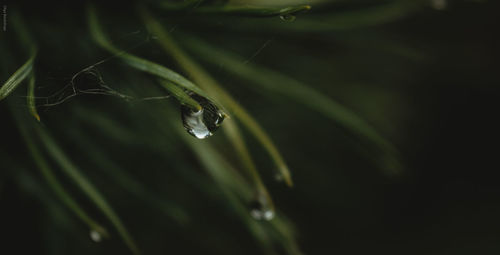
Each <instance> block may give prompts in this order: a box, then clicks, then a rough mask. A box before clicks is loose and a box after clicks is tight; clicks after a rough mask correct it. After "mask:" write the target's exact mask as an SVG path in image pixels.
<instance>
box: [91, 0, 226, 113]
mask: <svg viewBox="0 0 500 255" xmlns="http://www.w3.org/2000/svg"><path fill="white" fill-rule="evenodd" d="M88 22H89V29H90V33H91V35H92V38H94V40H95V41H96V42H97V43H98V44H99V46H101V47H102V48H104V49H106V50H108V51H109V52H111V53H113V54H116V57H119V58H120V59H121V60H122V61H123V62H125V63H126V64H128V65H129V66H131V67H133V68H136V69H138V70H140V71H143V72H146V73H149V74H152V75H155V76H158V77H161V78H163V79H165V80H168V81H170V82H173V83H175V84H176V85H178V86H180V87H182V88H185V89H187V90H190V91H193V92H195V93H196V94H198V95H201V96H204V97H206V98H210V97H209V96H208V95H207V94H206V93H205V91H203V90H202V89H200V88H199V87H198V86H197V85H195V84H194V83H192V82H191V81H189V80H188V79H186V78H184V77H183V76H182V75H180V74H178V73H177V72H174V71H172V70H171V69H169V68H166V67H164V66H162V65H159V64H157V63H154V62H151V61H149V60H146V59H143V58H140V57H137V56H134V55H132V54H129V53H127V52H125V51H122V50H120V49H118V48H116V47H115V46H113V45H112V43H111V41H110V40H109V39H108V38H107V36H106V35H105V33H104V31H103V29H102V27H101V25H100V23H99V20H98V17H97V13H96V11H95V9H94V8H93V7H92V6H91V5H90V6H89V8H88ZM212 101H213V100H212ZM218 106H219V108H221V109H223V107H221V106H220V105H218Z"/></svg>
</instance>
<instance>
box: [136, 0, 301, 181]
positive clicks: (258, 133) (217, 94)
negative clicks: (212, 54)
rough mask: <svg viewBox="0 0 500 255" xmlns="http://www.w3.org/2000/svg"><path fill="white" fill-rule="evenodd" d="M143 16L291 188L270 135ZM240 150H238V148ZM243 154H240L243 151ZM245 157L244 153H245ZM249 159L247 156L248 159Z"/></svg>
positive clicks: (163, 42) (165, 48)
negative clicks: (253, 140)
mask: <svg viewBox="0 0 500 255" xmlns="http://www.w3.org/2000/svg"><path fill="white" fill-rule="evenodd" d="M140 10H141V16H142V18H143V20H144V23H145V24H146V27H147V28H148V30H149V31H150V32H151V33H153V34H155V35H156V36H157V37H158V40H157V41H158V42H159V43H160V45H161V46H162V48H163V49H164V50H165V51H166V52H167V53H168V54H170V55H171V56H172V57H173V59H175V60H176V61H177V62H178V63H179V65H180V66H182V67H183V68H184V69H185V70H186V71H187V72H189V73H190V75H191V76H192V78H193V79H194V80H195V81H196V82H197V83H198V84H200V86H203V87H204V88H205V89H206V91H208V92H210V95H211V96H212V97H213V98H215V99H219V100H220V101H221V102H222V103H223V104H224V105H226V106H227V107H228V109H230V111H231V113H232V114H234V115H235V116H236V117H237V118H238V119H239V120H240V121H241V122H242V123H243V124H244V125H245V127H247V128H248V130H249V131H250V132H251V133H252V134H253V135H254V136H255V137H256V138H257V140H258V141H259V142H260V143H261V144H262V146H263V147H264V148H265V149H266V150H267V152H268V153H269V155H270V156H271V158H272V159H273V160H274V162H275V164H276V165H277V167H278V170H279V172H280V173H281V175H282V176H283V179H284V180H285V182H286V184H287V185H289V186H292V185H293V183H292V179H291V176H290V171H289V169H288V166H287V165H286V163H285V161H284V160H283V158H282V157H281V154H280V153H279V151H278V149H277V148H276V146H275V145H274V143H273V142H272V141H271V139H270V137H269V136H268V135H267V133H266V132H265V131H264V130H263V129H262V128H261V127H260V125H259V124H258V123H257V121H255V120H254V119H253V118H252V117H251V116H250V114H249V113H248V112H247V111H246V110H245V109H244V108H243V107H242V106H241V105H240V104H239V103H238V102H237V101H236V100H234V99H233V98H232V97H231V96H230V95H229V93H227V92H226V91H225V90H224V89H223V88H222V87H220V86H219V85H218V84H217V82H216V81H215V80H214V79H213V78H212V77H210V75H208V73H206V72H205V71H204V70H203V69H202V68H201V67H200V66H199V65H198V64H197V63H195V62H194V61H192V60H191V59H190V58H189V57H188V56H187V54H185V53H184V52H183V51H182V50H181V48H179V47H178V46H177V44H176V43H175V42H174V41H173V40H172V39H171V38H170V36H169V35H168V34H167V32H166V31H165V30H164V29H163V28H162V26H161V24H159V23H158V22H157V21H156V20H155V19H154V18H152V17H151V15H150V14H149V13H148V12H147V10H145V9H144V8H141V9H140ZM237 148H238V146H237ZM240 152H241V151H240ZM243 153H244V152H243ZM245 157H246V156H245Z"/></svg>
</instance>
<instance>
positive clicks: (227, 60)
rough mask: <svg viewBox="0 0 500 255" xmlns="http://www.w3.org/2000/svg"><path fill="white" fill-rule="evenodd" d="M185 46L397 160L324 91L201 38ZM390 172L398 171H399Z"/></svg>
mask: <svg viewBox="0 0 500 255" xmlns="http://www.w3.org/2000/svg"><path fill="white" fill-rule="evenodd" d="M183 44H184V45H186V46H188V47H189V48H190V49H192V50H193V52H195V54H196V55H197V56H198V57H201V58H203V59H204V60H206V61H207V62H209V63H211V64H214V65H223V66H224V67H225V68H224V70H226V71H229V72H231V73H233V74H234V75H237V76H239V77H241V78H243V79H246V80H249V81H251V82H253V84H255V85H259V86H260V88H262V89H265V90H267V91H269V92H274V93H277V94H282V95H285V96H287V97H289V98H290V99H292V100H295V101H296V102H298V103H301V104H303V105H305V106H307V107H309V108H310V109H312V110H315V111H317V112H319V113H322V114H323V115H325V116H326V117H328V118H330V119H332V120H334V121H336V122H337V123H339V124H341V125H343V126H344V127H345V128H347V129H348V130H350V131H351V132H353V133H355V134H357V135H359V136H360V137H362V138H363V139H366V140H369V141H370V142H372V143H374V144H376V145H377V146H379V147H380V148H381V149H382V150H383V151H384V153H386V156H387V157H390V158H393V157H394V156H393V155H392V154H393V153H395V152H396V149H395V147H394V146H393V145H392V144H391V143H390V142H389V141H387V140H386V139H385V138H384V137H382V136H381V135H380V134H379V133H378V132H377V131H376V130H375V129H374V128H373V127H371V126H370V125H369V124H368V123H367V122H366V121H364V120H363V119H362V118H360V117H359V116H358V115H357V114H355V113H354V112H352V111H351V110H350V109H348V108H346V107H344V106H342V105H341V104H339V103H337V102H335V101H334V100H333V99H331V98H329V97H327V96H325V95H324V94H322V93H321V92H318V91H316V90H314V89H313V88H311V87H310V86H308V85H306V84H303V83H302V82H300V81H298V80H295V79H293V78H291V77H290V76H288V75H284V74H281V73H279V72H276V71H273V70H270V69H267V68H264V67H261V66H257V65H253V64H251V63H247V62H246V61H245V60H244V59H243V58H241V57H238V56H235V55H234V54H231V53H229V52H228V51H225V50H221V49H218V48H216V47H214V46H210V45H208V44H207V43H204V42H203V41H202V40H201V39H199V38H196V39H195V38H188V37H184V40H183ZM214 60H216V61H214ZM386 160H387V162H389V161H392V162H393V161H394V160H395V159H394V158H393V159H390V160H389V159H386ZM387 162H386V163H387ZM391 170H394V171H397V170H396V169H391Z"/></svg>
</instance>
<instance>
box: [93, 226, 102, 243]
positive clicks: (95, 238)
mask: <svg viewBox="0 0 500 255" xmlns="http://www.w3.org/2000/svg"><path fill="white" fill-rule="evenodd" d="M90 239H92V241H94V242H96V243H99V242H100V241H101V240H102V236H101V234H100V233H99V232H97V231H96V230H94V229H92V230H90Z"/></svg>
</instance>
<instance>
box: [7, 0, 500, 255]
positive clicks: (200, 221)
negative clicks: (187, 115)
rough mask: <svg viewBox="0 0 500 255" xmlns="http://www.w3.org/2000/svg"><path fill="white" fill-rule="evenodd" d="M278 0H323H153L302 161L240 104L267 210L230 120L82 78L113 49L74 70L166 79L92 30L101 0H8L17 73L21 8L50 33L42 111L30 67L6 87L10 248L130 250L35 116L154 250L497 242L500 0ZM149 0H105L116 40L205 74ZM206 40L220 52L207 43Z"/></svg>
mask: <svg viewBox="0 0 500 255" xmlns="http://www.w3.org/2000/svg"><path fill="white" fill-rule="evenodd" d="M272 2H273V3H272V4H274V5H276V6H280V7H287V6H295V5H302V4H307V5H311V7H312V8H311V10H310V11H307V12H303V13H298V14H297V15H296V19H295V20H294V21H292V22H289V21H284V20H283V19H280V17H279V15H273V16H270V17H255V16H252V15H250V16H249V15H242V14H231V13H229V14H227V13H223V14H221V13H198V12H197V11H196V10H195V8H193V7H190V8H187V9H185V10H175V9H168V8H167V9H162V8H160V7H157V6H158V2H155V1H152V2H144V4H145V5H146V6H148V7H149V8H150V9H151V11H152V13H154V15H155V17H156V18H157V20H158V21H159V22H160V23H161V24H163V25H164V27H165V29H166V30H167V31H168V32H169V34H170V36H171V37H172V38H173V39H174V40H175V41H176V42H177V44H178V45H179V47H180V48H182V49H183V50H184V51H185V53H186V55H188V56H190V57H191V59H192V60H193V61H195V62H196V63H197V64H198V65H199V66H200V67H201V68H203V69H204V70H205V71H206V72H207V73H208V74H209V75H210V76H211V77H212V78H213V79H215V80H216V81H217V82H218V83H219V84H220V85H221V86H222V87H223V88H224V89H225V90H226V91H227V92H228V93H230V94H231V95H232V96H233V98H234V99H236V101H237V102H238V103H240V104H241V105H242V106H243V107H244V108H245V109H246V110H247V111H248V112H249V113H250V114H251V115H252V116H253V117H254V119H255V120H256V121H257V122H258V123H259V124H260V125H261V126H262V127H263V129H264V130H265V131H266V132H267V134H268V135H269V136H270V138H271V140H272V141H273V142H274V143H275V145H276V147H277V148H278V150H279V151H280V153H281V155H282V156H283V158H284V159H285V161H286V162H287V164H288V166H289V168H290V171H291V174H292V178H293V182H294V186H293V187H292V188H289V187H287V186H286V185H285V184H284V183H283V182H278V181H276V180H275V177H274V175H275V171H276V166H275V165H274V164H273V161H272V160H271V159H270V157H269V155H268V154H267V153H266V151H265V150H264V149H263V148H262V146H261V145H260V143H259V142H258V141H257V140H256V139H255V138H254V136H253V135H252V134H251V132H248V130H247V129H245V125H244V124H241V123H239V122H238V123H239V124H240V129H241V130H242V135H243V137H244V138H245V142H246V145H247V147H248V150H249V151H250V153H251V155H252V158H253V161H254V162H255V165H256V166H257V170H258V171H259V173H260V175H261V177H262V180H263V183H264V184H265V185H266V187H267V189H268V190H269V193H270V195H271V197H272V198H273V201H274V204H275V206H276V217H275V219H273V220H271V221H269V222H267V221H256V220H254V219H252V218H251V217H250V215H249V214H247V213H248V211H249V209H248V208H247V205H248V203H249V201H250V200H251V199H250V200H249V197H248V195H245V194H247V193H245V192H247V191H245V190H248V189H250V190H251V189H252V188H251V187H252V186H251V185H247V186H248V187H249V188H247V189H244V188H241V187H243V186H241V187H240V186H239V185H242V184H240V182H241V180H240V179H244V180H246V182H245V181H244V182H243V183H252V181H251V178H250V177H248V175H247V174H246V173H245V170H243V168H244V167H243V166H242V164H241V160H240V158H239V157H238V155H237V153H235V149H234V148H233V147H232V143H231V141H230V138H228V136H226V135H224V132H225V131H223V130H224V129H225V125H224V124H223V125H222V126H221V128H220V129H221V130H218V131H217V132H215V134H214V136H212V137H210V138H208V139H206V140H200V141H197V140H196V139H195V138H194V137H191V136H188V135H187V134H185V132H184V133H180V132H178V130H179V129H182V122H181V118H180V110H179V103H178V102H177V101H176V100H175V99H174V98H172V97H170V98H168V99H158V100H142V101H141V100H128V101H127V100H124V99H122V98H119V97H116V96H112V95H94V94H89V93H77V95H76V96H72V97H69V96H70V95H71V92H72V91H71V89H70V90H68V88H70V87H67V85H68V84H70V82H71V80H72V78H75V74H77V73H78V72H80V71H81V70H82V69H83V68H86V67H88V66H90V65H93V64H95V63H97V62H99V61H101V60H105V61H104V62H103V63H100V64H99V65H97V66H96V67H95V70H93V71H96V70H97V72H98V74H97V75H96V74H95V73H83V74H81V75H78V76H76V78H77V79H76V80H77V81H76V83H75V86H76V87H78V88H79V89H82V90H83V89H95V88H101V89H102V84H100V83H99V79H102V81H103V82H104V83H105V85H106V86H109V87H110V88H112V89H113V91H118V92H120V93H123V94H126V95H133V96H134V98H146V97H153V96H165V95H167V94H168V93H167V92H166V91H165V90H163V89H162V88H161V87H160V86H158V84H156V83H155V79H152V78H151V77H150V75H147V74H144V73H142V72H139V71H136V70H133V69H132V68H130V67H129V66H126V65H124V64H123V63H122V62H121V61H120V59H119V58H117V57H111V58H109V57H110V56H113V53H110V52H107V51H105V50H103V49H102V48H101V47H99V45H98V44H97V43H96V42H95V40H93V39H92V38H91V35H90V33H89V28H88V25H87V12H86V10H87V9H86V4H87V3H81V4H75V5H70V4H68V3H58V2H52V1H48V2H45V1H44V2H29V1H26V2H17V3H5V4H4V5H6V6H7V8H8V10H7V15H8V16H7V17H8V22H9V23H8V24H7V31H0V53H1V64H2V66H1V73H0V74H1V76H0V78H1V79H0V80H1V81H2V83H3V82H4V81H5V80H7V78H8V77H9V76H10V75H11V74H12V73H14V72H15V70H16V69H17V68H19V66H21V65H22V64H23V63H24V62H25V61H26V59H27V58H28V55H27V53H26V51H25V50H24V49H25V48H24V46H23V43H22V42H21V41H20V39H19V36H18V35H17V34H16V33H17V32H16V29H15V27H14V25H11V22H10V21H11V17H12V16H15V15H19V17H22V21H23V22H24V24H25V26H26V27H27V29H28V31H29V33H30V34H31V38H34V39H32V40H33V41H36V43H37V46H38V55H37V59H36V61H35V73H36V77H37V82H36V90H35V92H36V96H37V100H36V104H37V108H38V111H39V114H40V117H41V122H40V123H37V122H36V121H34V120H33V118H32V117H31V116H29V113H28V110H27V103H26V84H24V85H20V87H19V88H17V89H16V91H15V93H13V94H12V95H10V96H9V97H8V98H7V99H5V100H3V101H0V116H1V118H0V119H1V120H0V127H1V135H2V139H1V141H2V142H1V145H0V201H1V202H0V205H1V206H0V221H1V225H0V226H1V227H2V230H3V237H2V238H1V241H0V244H2V245H1V246H2V248H1V249H2V252H0V253H2V254H3V253H4V252H5V253H9V252H8V251H9V250H10V249H15V250H14V251H16V253H17V254H28V253H30V252H32V251H36V252H37V254H129V253H131V251H130V249H129V248H127V245H126V244H125V243H124V241H122V239H121V238H120V234H119V233H118V231H117V230H115V228H114V225H113V224H112V223H110V221H109V219H108V218H107V217H106V215H105V214H103V213H102V211H100V210H99V208H98V207H96V206H95V204H94V203H93V201H92V199H89V197H87V196H86V195H85V192H82V191H81V190H80V189H79V187H78V185H76V184H75V182H74V180H73V179H72V178H71V177H68V175H66V174H65V171H61V168H64V164H63V165H61V164H60V158H59V159H58V158H57V157H54V154H53V153H51V151H50V149H48V147H50V146H47V140H43V139H39V138H33V139H32V142H33V143H34V144H37V146H38V148H39V149H40V151H41V152H42V154H43V155H44V157H45V158H46V159H47V161H48V162H49V165H50V167H51V168H52V169H53V172H54V174H55V176H56V178H57V179H58V180H59V182H60V183H62V186H63V187H64V189H65V192H67V193H68V194H71V196H72V197H73V199H74V201H76V202H77V204H79V205H80V207H81V208H83V209H84V210H85V211H86V212H87V213H88V215H90V216H91V217H92V218H93V219H95V220H96V221H97V222H99V223H102V225H103V226H104V227H106V229H107V230H108V232H109V233H110V237H109V238H106V239H103V240H102V241H100V242H93V241H92V240H91V238H90V237H89V228H88V226H87V225H86V224H85V223H83V222H82V221H81V220H80V219H79V218H78V217H77V216H75V214H74V213H73V211H72V210H71V209H69V208H68V207H67V206H66V205H65V204H64V203H63V202H61V200H60V198H59V197H58V196H57V195H56V194H55V193H54V190H53V189H51V186H50V184H49V183H48V182H47V181H46V179H45V178H44V176H43V174H41V172H40V171H39V168H40V167H39V165H37V162H36V161H35V160H34V159H33V155H32V154H31V153H30V151H29V150H28V147H27V143H29V141H27V140H26V139H25V136H26V135H23V131H22V130H23V129H24V130H25V131H24V132H25V133H28V134H31V136H32V137H35V136H36V135H35V134H39V132H38V133H37V131H34V130H38V129H41V130H43V131H42V133H43V132H45V133H46V135H47V134H48V135H49V136H50V137H51V139H52V140H54V141H55V143H56V144H57V146H58V147H59V148H60V149H61V151H63V153H64V154H65V155H66V157H67V158H69V159H70V160H71V162H72V165H74V166H75V167H76V168H78V171H79V172H81V173H82V174H83V175H84V176H86V178H87V180H89V182H91V183H93V185H94V186H95V188H96V189H97V190H99V192H100V194H101V195H102V196H103V197H104V198H105V199H106V200H107V202H108V203H109V204H110V205H111V206H112V207H113V209H114V211H115V212H116V214H117V215H118V216H119V217H120V219H121V220H122V221H123V223H124V225H125V226H126V228H127V230H128V232H129V233H130V235H131V236H133V239H134V240H135V243H136V244H137V246H138V247H139V249H140V250H141V251H142V253H143V254H366V253H375V254H379V253H383V254H402V253H404V254H498V252H500V231H499V229H500V219H499V217H498V215H500V185H499V181H498V179H499V177H500V174H499V173H498V170H499V164H498V142H499V139H498V130H499V125H498V124H497V120H496V119H497V118H498V109H499V108H498V102H499V93H498V91H499V89H498V86H499V81H500V77H499V72H498V59H500V52H499V43H500V41H499V39H498V26H499V22H498V21H499V20H498V11H499V8H498V7H499V4H498V2H497V1H465V0H463V1H459V0H456V1H451V0H448V1H444V0H443V1H439V0H435V1H396V0H393V1H342V0H338V1H319V0H316V1H312V0H311V1H307V0H304V1H285V0H283V1H272ZM173 3H176V2H175V1H173ZM136 4H137V3H136V2H134V1H125V2H121V3H114V2H113V3H111V2H110V3H107V4H104V3H95V8H96V9H97V10H98V12H99V16H100V20H101V23H102V25H103V27H105V31H106V33H107V34H108V36H109V37H110V38H112V41H113V43H115V44H116V45H118V46H119V47H120V48H121V49H124V50H126V51H128V52H131V53H133V54H135V55H138V56H141V57H144V58H145V59H149V60H152V61H155V62H157V63H161V64H162V65H164V66H166V67H169V68H171V69H172V70H174V71H176V72H179V73H181V74H183V75H185V76H186V77H188V78H190V77H191V76H190V75H191V74H190V72H189V70H184V69H183V68H181V65H179V63H178V62H176V58H175V57H172V56H171V55H168V54H166V53H165V52H164V51H163V50H162V48H161V46H159V44H157V43H156V41H158V40H160V39H159V38H157V37H155V35H154V34H151V33H150V32H148V30H147V29H145V27H144V24H143V23H142V21H141V19H140V17H139V16H138V15H137V8H138V7H137V6H136ZM218 4H221V3H220V1H205V2H204V3H203V4H201V5H199V6H197V7H196V8H198V7H199V8H203V6H208V5H216V6H217V5H218ZM227 4H233V5H239V4H252V5H265V4H270V3H269V1H229V3H227ZM200 6H201V7H200ZM270 8H274V7H270ZM197 45H210V47H215V48H217V49H219V50H220V51H221V52H222V53H218V52H215V51H211V50H208V51H207V50H205V51H204V53H203V50H200V49H202V48H199V47H198V48H197V47H196V46H197ZM225 53H230V54H232V55H237V56H239V58H237V61H240V62H243V63H244V65H243V67H242V68H243V69H240V71H241V70H245V68H246V67H249V68H256V69H254V70H260V71H262V70H267V71H268V70H272V72H275V73H280V74H281V75H282V76H284V77H286V78H288V79H292V80H294V81H297V82H300V83H301V84H303V85H305V86H306V87H307V88H309V89H312V90H315V91H317V92H318V93H319V94H320V95H321V96H323V97H327V98H329V99H330V100H333V101H335V102H336V103H338V105H340V106H341V107H343V108H342V109H344V108H345V109H346V111H348V112H349V114H353V115H354V116H357V117H359V118H360V119H363V120H364V121H363V123H362V124H360V125H362V126H363V125H365V124H366V125H367V126H369V127H370V128H373V130H376V132H377V133H378V134H380V136H381V137H384V139H385V140H386V141H388V142H390V143H391V144H392V145H393V146H394V148H395V150H390V152H387V150H384V148H381V147H380V146H378V145H377V144H376V143H374V142H373V141H372V140H370V139H368V138H367V137H366V136H363V135H360V133H359V132H357V131H356V130H357V126H355V127H354V128H353V127H352V126H350V125H349V124H347V125H346V123H345V122H343V121H342V119H335V118H332V117H329V116H326V114H324V113H322V112H320V111H317V110H315V109H312V108H311V107H310V106H309V105H308V104H307V102H308V101H315V100H318V99H317V98H315V97H308V96H310V94H303V95H302V96H301V95H300V93H298V94H299V96H297V94H293V92H292V95H294V96H290V91H287V89H286V88H287V85H286V81H287V80H286V79H285V80H280V79H278V80H276V79H275V77H271V76H270V77H267V76H266V75H269V72H266V71H262V72H256V73H255V75H256V76H257V77H259V78H260V80H262V79H263V80H266V79H267V80H269V79H270V80H273V79H274V80H273V81H276V82H277V83H280V82H285V84H281V83H280V85H281V86H278V88H277V89H266V86H267V87H269V86H270V85H269V84H267V83H266V82H265V81H264V82H260V83H259V82H258V81H257V82H256V81H255V80H252V78H249V77H247V76H246V74H244V73H243V72H238V71H231V70H232V68H231V67H232V66H231V64H230V63H229V62H227V61H224V60H223V59H224V56H222V55H220V56H218V55H217V54H225ZM293 88H294V87H290V88H289V89H290V90H293ZM108 92H109V90H108ZM108 94H109V93H108ZM297 98H299V99H297ZM65 99H67V100H65ZM63 100H65V101H64V102H62V101H63ZM231 121H238V117H232V119H231ZM26 130H27V131H26ZM29 136H30V135H28V137H29ZM23 137H24V138H23ZM44 146H47V147H44ZM388 154H390V155H389V156H387V155H388ZM220 158H222V162H223V163H221V160H220ZM387 158H390V159H387ZM387 160H389V162H388V161H387ZM227 165H230V167H227ZM210 169H212V170H210ZM214 169H215V172H214ZM217 169H219V170H217ZM218 171H219V172H218ZM217 173H218V174H219V177H217ZM235 173H236V174H235ZM214 176H215V177H214ZM220 176H222V177H220ZM233 179H234V180H233ZM231 183H232V184H231ZM240 189H242V190H241V191H240ZM242 194H243V195H242ZM242 208H243V210H242ZM247 209H248V210H247ZM273 222H274V223H273Z"/></svg>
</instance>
